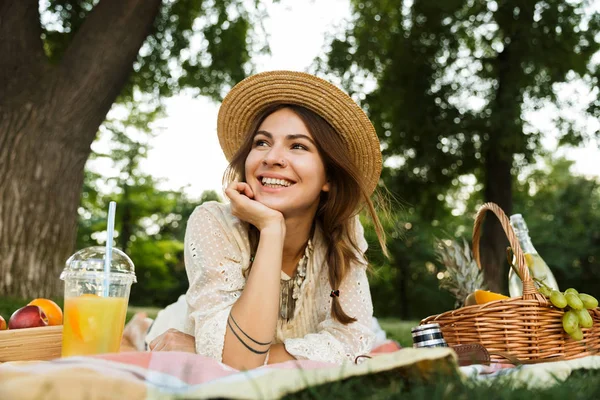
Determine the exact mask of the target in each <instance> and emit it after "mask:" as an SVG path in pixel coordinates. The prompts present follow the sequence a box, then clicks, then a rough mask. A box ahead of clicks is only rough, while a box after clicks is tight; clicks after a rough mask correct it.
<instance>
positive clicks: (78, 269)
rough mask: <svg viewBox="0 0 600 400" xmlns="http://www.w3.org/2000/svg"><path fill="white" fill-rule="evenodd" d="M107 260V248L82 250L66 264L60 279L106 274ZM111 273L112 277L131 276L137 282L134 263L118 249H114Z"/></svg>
mask: <svg viewBox="0 0 600 400" xmlns="http://www.w3.org/2000/svg"><path fill="white" fill-rule="evenodd" d="M105 258H106V247H102V246H92V247H86V248H85V249H81V250H79V251H78V252H76V253H75V254H73V255H72V256H71V257H69V259H68V260H67V262H66V263H65V269H64V270H63V271H62V273H61V274H60V279H64V278H65V277H66V276H68V275H71V274H79V273H90V272H92V273H94V272H104V259H105ZM110 273H111V275H113V274H119V275H129V276H131V278H132V280H133V282H137V280H136V278H135V266H134V265H133V261H131V258H129V256H127V254H125V253H123V252H122V251H121V250H119V249H117V248H113V249H112V257H111V262H110Z"/></svg>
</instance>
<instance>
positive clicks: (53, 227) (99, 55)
mask: <svg viewBox="0 0 600 400" xmlns="http://www.w3.org/2000/svg"><path fill="white" fill-rule="evenodd" d="M160 4H161V0H102V1H100V2H99V3H98V5H96V7H95V8H94V9H93V10H92V11H91V13H90V15H89V16H88V18H87V19H86V21H85V22H84V24H83V25H82V26H81V28H80V30H79V31H78V32H77V33H76V34H75V37H74V39H73V41H72V43H71V45H70V47H69V48H68V49H67V52H66V54H65V55H64V57H63V59H62V60H61V62H60V64H59V65H58V66H50V65H49V64H48V63H47V60H46V58H45V56H44V53H43V47H42V41H41V39H40V33H41V27H40V22H39V12H38V4H37V2H36V1H33V0H21V1H11V0H0V16H1V17H0V19H1V21H0V54H2V57H1V59H2V60H3V61H0V67H1V68H0V256H1V257H0V293H1V294H2V295H3V296H15V297H23V298H33V297H41V296H43V297H56V296H59V295H60V293H61V292H62V291H61V288H62V283H61V281H60V280H59V275H60V270H61V269H62V267H63V265H64V262H65V260H66V259H67V258H68V256H69V255H70V254H71V252H72V251H73V246H74V243H75V237H76V229H77V207H78V205H79V200H80V193H81V187H82V184H83V171H84V167H85V163H86V161H87V158H88V156H89V154H90V152H91V150H90V145H91V144H92V141H93V140H94V138H95V136H96V133H97V131H98V127H99V126H100V124H101V123H102V121H103V120H104V118H105V116H106V114H107V112H108V110H109V109H110V107H111V105H112V103H113V102H114V101H115V99H116V98H117V96H118V95H119V93H120V91H121V90H122V88H123V86H124V85H125V83H126V80H127V77H128V75H129V73H130V71H131V68H132V65H133V62H134V60H135V58H136V56H137V53H138V51H139V49H140V47H141V45H142V43H143V42H144V40H145V38H146V37H147V35H148V34H149V32H150V29H151V27H152V23H153V21H154V19H155V17H156V15H157V13H158V10H159V8H160Z"/></svg>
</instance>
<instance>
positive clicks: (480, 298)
mask: <svg viewBox="0 0 600 400" xmlns="http://www.w3.org/2000/svg"><path fill="white" fill-rule="evenodd" d="M473 293H474V294H475V301H476V302H477V304H485V303H489V302H490V301H496V300H506V299H508V298H509V297H508V296H505V295H503V294H500V293H494V292H489V291H487V290H476V291H475V292H473Z"/></svg>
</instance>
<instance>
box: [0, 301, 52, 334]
mask: <svg viewBox="0 0 600 400" xmlns="http://www.w3.org/2000/svg"><path fill="white" fill-rule="evenodd" d="M47 325H48V317H46V314H44V312H43V311H42V309H41V308H39V307H38V306H25V307H21V308H19V309H18V310H17V311H15V312H14V313H13V315H11V317H10V319H9V320H8V329H22V328H35V327H38V326H47Z"/></svg>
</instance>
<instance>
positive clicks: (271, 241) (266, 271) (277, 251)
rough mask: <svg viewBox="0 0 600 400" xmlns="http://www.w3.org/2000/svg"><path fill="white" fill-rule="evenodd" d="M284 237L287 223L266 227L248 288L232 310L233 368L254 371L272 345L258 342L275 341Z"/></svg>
mask: <svg viewBox="0 0 600 400" xmlns="http://www.w3.org/2000/svg"><path fill="white" fill-rule="evenodd" d="M284 237H285V226H283V224H281V225H279V226H278V225H277V223H275V224H272V225H266V226H265V227H263V229H261V231H260V239H259V243H258V248H257V251H256V256H255V259H254V262H253V264H252V269H251V271H250V274H249V276H248V280H247V282H246V286H245V287H244V291H243V292H242V295H241V296H240V299H239V300H238V301H237V302H236V303H235V305H234V306H233V308H232V309H231V316H230V317H229V318H230V321H229V323H228V324H227V333H226V335H225V343H224V346H223V362H224V363H225V364H227V365H229V366H231V367H233V368H236V369H240V370H241V369H251V368H256V367H258V366H260V365H262V364H263V363H264V361H265V357H266V355H267V354H266V352H267V351H268V350H269V346H268V345H257V344H256V342H260V343H270V342H272V341H273V336H274V333H275V329H276V325H277V312H278V309H279V284H280V283H279V282H280V276H281V273H280V271H281V262H282V260H281V256H282V251H283V238H284ZM231 317H233V320H232V319H231ZM250 338H251V339H250ZM248 347H250V348H251V349H252V350H250V349H249V348H248ZM253 350H254V351H256V352H254V351H253Z"/></svg>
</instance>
